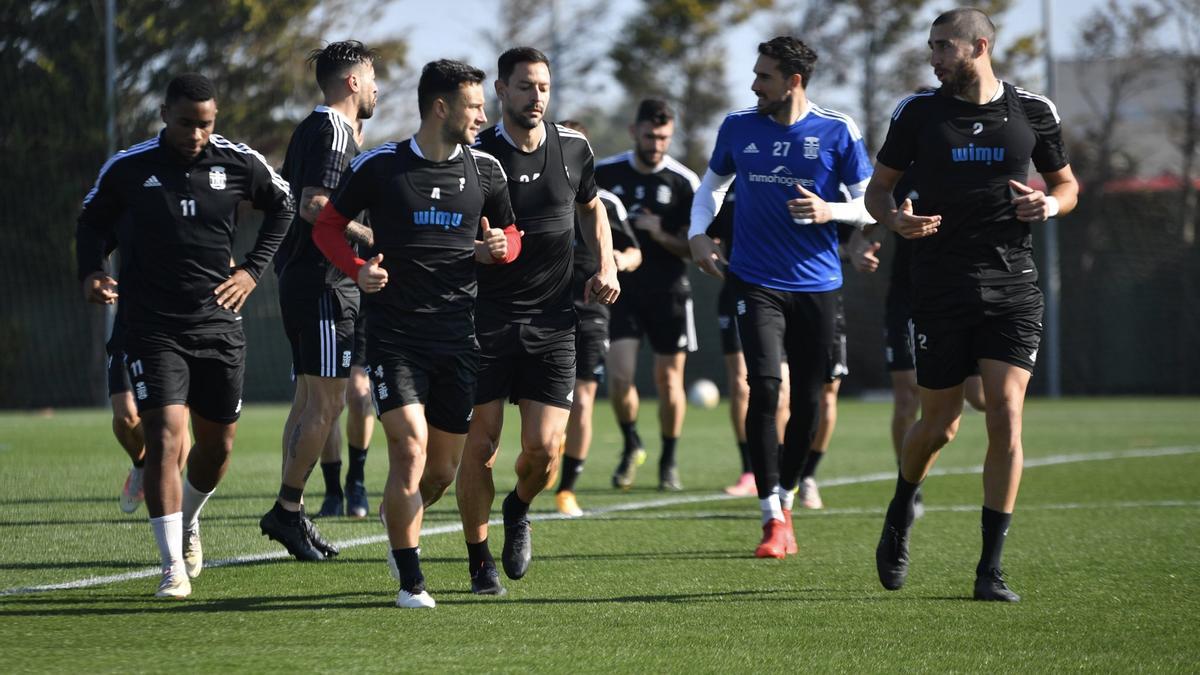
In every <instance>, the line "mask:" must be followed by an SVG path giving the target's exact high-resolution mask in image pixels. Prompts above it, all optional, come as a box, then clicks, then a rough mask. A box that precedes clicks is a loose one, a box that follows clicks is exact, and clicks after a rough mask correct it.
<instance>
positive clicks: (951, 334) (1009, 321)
mask: <svg viewBox="0 0 1200 675" xmlns="http://www.w3.org/2000/svg"><path fill="white" fill-rule="evenodd" d="M926 294H928V292H926ZM1044 307H1045V305H1044V301H1043V299H1042V291H1041V289H1039V288H1038V287H1037V285H1036V284H1017V285H1011V286H984V287H977V288H970V289H965V290H963V289H954V290H952V291H946V292H944V293H941V294H938V295H936V296H935V297H932V298H925V299H923V300H922V301H920V302H914V306H913V344H914V346H915V347H916V356H917V384H919V385H921V386H922V387H924V388H926V389H946V388H948V387H954V386H957V385H959V384H962V382H963V380H965V379H966V378H968V377H970V376H971V375H974V374H975V373H976V372H977V368H978V364H979V360H980V359H994V360H996V361H1003V362H1004V363H1008V364H1011V365H1014V366H1018V367H1020V368H1024V369H1025V370H1028V371H1030V372H1032V371H1033V366H1034V363H1035V362H1036V361H1037V351H1038V345H1039V344H1040V343H1041V340H1042V312H1043V310H1044Z"/></svg>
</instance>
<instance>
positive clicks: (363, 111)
mask: <svg viewBox="0 0 1200 675" xmlns="http://www.w3.org/2000/svg"><path fill="white" fill-rule="evenodd" d="M378 101H379V99H378V98H373V99H371V100H370V101H363V102H362V103H360V104H358V119H360V120H369V119H371V116H372V115H374V114H375V104H376V103H377V102H378Z"/></svg>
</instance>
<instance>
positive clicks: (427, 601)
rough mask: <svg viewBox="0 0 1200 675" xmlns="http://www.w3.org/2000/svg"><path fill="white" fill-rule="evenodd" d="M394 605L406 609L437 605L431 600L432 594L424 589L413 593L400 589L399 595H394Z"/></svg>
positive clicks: (426, 607)
mask: <svg viewBox="0 0 1200 675" xmlns="http://www.w3.org/2000/svg"><path fill="white" fill-rule="evenodd" d="M396 606H397V607H404V608H406V609H433V608H434V607H437V603H436V602H434V601H433V596H431V595H430V594H429V593H428V592H426V591H421V592H420V593H417V594H416V595H414V594H412V593H409V592H408V591H404V590H402V591H400V595H397V596H396Z"/></svg>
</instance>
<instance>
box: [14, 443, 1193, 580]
mask: <svg viewBox="0 0 1200 675" xmlns="http://www.w3.org/2000/svg"><path fill="white" fill-rule="evenodd" d="M1198 452H1200V446H1194V445H1191V446H1176V447H1164V448H1145V449H1140V450H1113V451H1108V452H1093V453H1086V454H1076V455H1051V456H1049V457H1037V458H1033V459H1027V460H1025V468H1027V469H1029V468H1036V467H1041V466H1056V465H1059V464H1073V463H1077V462H1104V461H1110V460H1116V459H1143V458H1149V457H1170V456H1175V455H1191V454H1196V453H1198ZM978 473H983V466H982V465H977V466H970V467H956V468H947V469H936V468H935V469H934V470H933V471H931V472H930V474H929V475H931V476H957V475H963V474H978ZM895 478H896V472H895V471H889V472H880V473H870V474H865V475H861V476H847V477H844V478H830V479H828V480H822V481H821V487H823V488H825V487H836V486H839V485H860V484H863V483H876V482H880V481H890V480H894V479H895ZM731 499H746V497H731V496H729V495H726V494H705V495H690V496H680V497H666V498H662V499H650V500H646V501H640V502H627V503H624V504H614V505H612V506H604V507H600V508H596V509H588V510H586V511H584V515H583V518H589V517H591V518H597V519H599V518H600V517H603V516H605V515H607V514H610V513H620V512H623V511H640V510H643V509H655V508H661V507H664V506H678V505H682V504H699V503H704V502H719V501H727V500H731ZM1197 504H1200V503H1198V502H1113V503H1109V504H1107V505H1105V506H1109V507H1117V508H1134V507H1142V506H1193V505H1197ZM1091 506H1092V505H1090V504H1051V505H1044V506H1041V507H1038V506H1036V505H1031V506H1028V507H1021V510H1022V511H1025V510H1034V509H1039V508H1041V509H1074V508H1090V507H1091ZM926 508H927V510H929V511H975V510H978V509H979V506H978V505H975V506H949V507H935V508H931V507H926ZM876 512H878V509H827V510H826V511H824V513H825V514H826V515H838V514H850V513H863V514H866V513H876ZM811 513H822V512H820V511H817V512H811ZM583 518H575V519H568V518H567V517H566V516H563V515H560V514H558V513H534V514H530V516H529V519H530V520H531V521H545V520H582V519H583ZM488 524H489V525H493V526H495V525H503V524H504V523H503V520H502V519H500V518H493V519H492V520H491V521H489V523H488ZM461 531H462V524H461V523H448V524H445V525H435V526H432V527H425V528H422V529H421V536H422V537H429V536H433V535H437V534H450V533H453V532H461ZM385 541H387V535H386V534H377V535H373V536H369V537H357V538H355V539H347V540H345V541H339V542H334V543H335V544H336V545H337V546H338V548H341V549H347V548H354V547H356V546H369V545H371V544H379V543H383V542H385ZM290 557H291V556H290V554H289V553H288V552H287V551H268V552H265V553H253V554H249V555H241V556H237V557H234V558H224V559H221V560H213V561H211V562H205V563H204V566H205V568H211V567H228V566H230V565H245V564H248V563H256V562H265V561H268V560H283V559H286V558H290ZM158 574H162V570H160V569H158V568H157V567H151V568H147V569H141V570H136V571H133V572H123V573H121V574H110V575H106V576H100V577H88V578H86V579H77V580H75V581H65V582H62V583H57V584H43V585H39V586H22V587H17V588H6V589H4V590H2V591H0V597H4V596H9V595H28V594H30V593H44V592H47V591H65V590H75V589H80V588H92V587H95V586H106V585H108V584H115V583H120V582H122V581H132V580H134V579H145V578H147V577H153V576H155V575H158Z"/></svg>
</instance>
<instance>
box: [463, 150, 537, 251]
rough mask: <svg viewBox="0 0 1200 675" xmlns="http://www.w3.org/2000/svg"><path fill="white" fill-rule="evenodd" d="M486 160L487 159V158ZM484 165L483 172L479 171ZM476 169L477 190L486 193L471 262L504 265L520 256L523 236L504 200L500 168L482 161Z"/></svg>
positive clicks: (505, 192)
mask: <svg viewBox="0 0 1200 675" xmlns="http://www.w3.org/2000/svg"><path fill="white" fill-rule="evenodd" d="M489 157H490V156H489ZM484 165H486V166H487V167H488V168H487V171H484V170H483V166H484ZM476 166H479V167H480V172H479V178H480V182H481V183H482V185H481V187H483V189H484V190H485V191H486V195H487V196H486V197H485V198H484V202H483V215H482V217H481V218H480V219H479V235H480V238H479V239H476V240H475V262H478V263H482V264H484V265H507V264H508V263H510V262H512V261H514V260H516V259H517V257H518V256H520V255H521V237H523V236H525V232H524V231H522V230H518V229H517V225H516V220H517V218H516V216H515V215H514V214H513V210H512V201H510V199H509V196H508V177H507V176H505V175H504V168H503V167H501V166H500V162H499V161H496V160H495V159H490V160H484V162H483V164H482V165H481V164H479V163H478V162H477V163H476ZM492 223H508V225H505V226H503V227H492V226H491V224H492Z"/></svg>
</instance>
